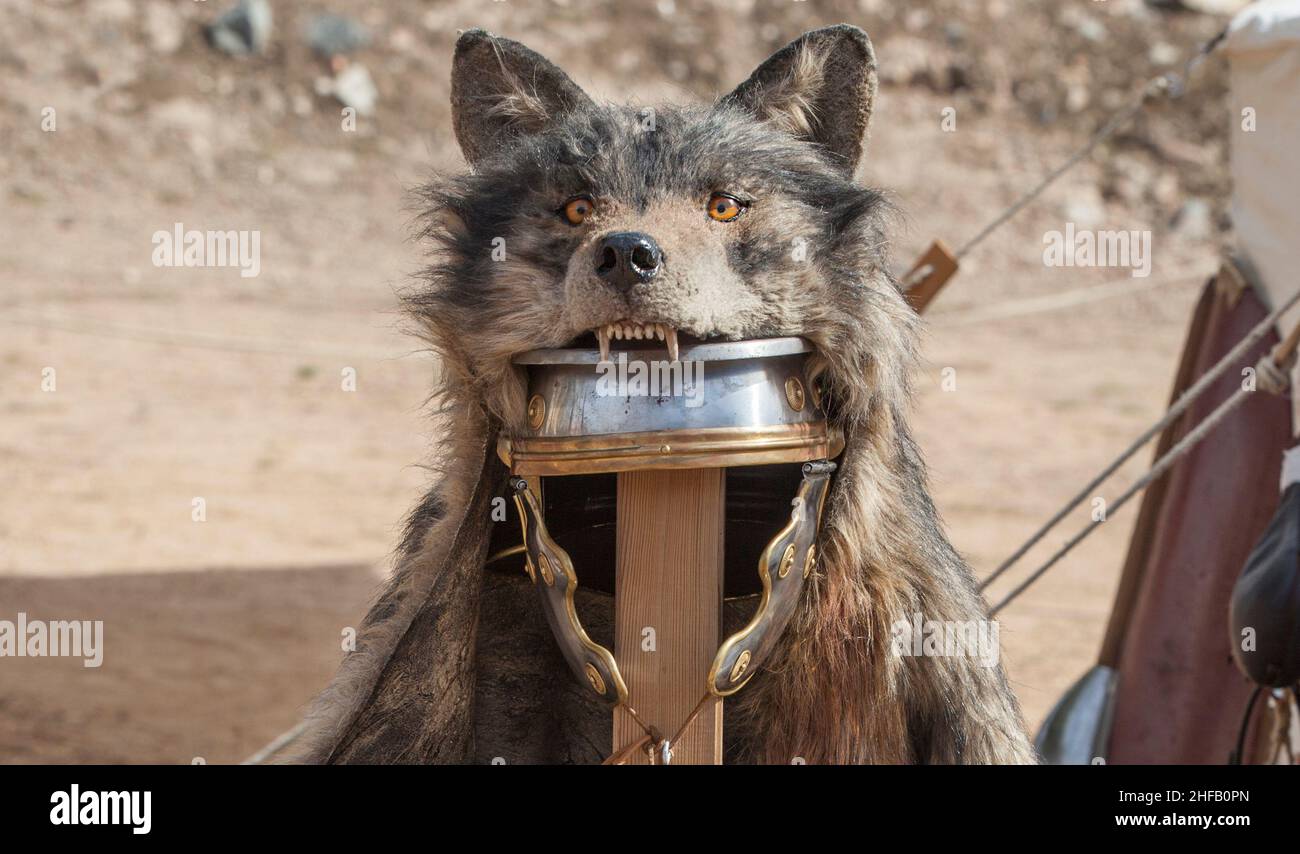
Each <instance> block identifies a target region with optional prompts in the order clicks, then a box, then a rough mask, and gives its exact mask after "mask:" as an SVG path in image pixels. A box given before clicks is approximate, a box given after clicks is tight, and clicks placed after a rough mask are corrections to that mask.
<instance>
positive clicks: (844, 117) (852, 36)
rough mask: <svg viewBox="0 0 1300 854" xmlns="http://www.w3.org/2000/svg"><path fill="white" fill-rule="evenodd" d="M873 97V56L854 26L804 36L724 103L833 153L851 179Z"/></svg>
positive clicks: (864, 143)
mask: <svg viewBox="0 0 1300 854" xmlns="http://www.w3.org/2000/svg"><path fill="white" fill-rule="evenodd" d="M875 99H876V54H875V51H873V50H872V49H871V39H869V38H867V34H866V33H864V32H863V31H862V30H860V29H858V28H857V27H854V26H851V25H849V24H839V25H837V26H834V27H825V28H824V29H820V30H813V31H812V32H808V33H804V34H803V35H802V36H800V37H799V38H797V39H795V40H794V41H792V42H790V44H788V45H786V46H785V47H783V48H781V49H780V50H778V51H777V52H776V53H774V54H772V55H771V56H770V57H768V59H767V61H766V62H764V63H763V64H762V65H760V66H759V67H758V69H757V70H755V71H754V73H753V74H751V75H750V76H749V79H748V80H746V81H745V82H744V83H741V84H740V85H739V86H737V87H736V90H735V91H734V92H732V93H731V94H730V95H728V96H727V97H725V98H724V99H723V103H730V104H735V105H736V106H739V107H741V108H743V109H745V110H747V111H748V112H749V113H750V114H752V115H753V116H755V117H756V118H759V119H762V120H763V121H767V122H771V123H773V124H775V125H777V126H778V127H780V128H781V129H783V130H785V131H788V132H789V133H791V134H794V135H795V136H797V137H799V138H800V139H807V140H809V141H811V142H815V143H817V144H818V145H820V146H822V147H823V148H825V149H826V150H827V151H829V152H831V153H832V154H834V155H837V159H839V160H840V161H841V163H842V165H843V168H844V170H845V171H846V172H848V173H849V174H850V175H851V174H853V171H854V170H855V169H856V168H857V165H858V161H859V160H860V159H861V157H862V149H863V147H864V146H865V145H866V136H867V123H868V122H870V121H871V105H872V103H873V102H874V101H875Z"/></svg>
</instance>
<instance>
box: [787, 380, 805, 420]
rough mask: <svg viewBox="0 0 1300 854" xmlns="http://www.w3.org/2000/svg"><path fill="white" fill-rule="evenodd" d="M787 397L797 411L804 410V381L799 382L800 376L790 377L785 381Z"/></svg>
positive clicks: (791, 406)
mask: <svg viewBox="0 0 1300 854" xmlns="http://www.w3.org/2000/svg"><path fill="white" fill-rule="evenodd" d="M785 399H786V402H787V403H789V404H790V408H791V409H793V410H794V411H795V412H802V411H803V383H801V382H799V378H798V377H790V378H789V379H787V380H786V381H785Z"/></svg>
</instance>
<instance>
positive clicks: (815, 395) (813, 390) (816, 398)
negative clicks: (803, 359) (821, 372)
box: [808, 380, 822, 409]
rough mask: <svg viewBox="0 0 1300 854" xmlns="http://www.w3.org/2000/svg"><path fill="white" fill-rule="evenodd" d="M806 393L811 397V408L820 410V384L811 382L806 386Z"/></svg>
mask: <svg viewBox="0 0 1300 854" xmlns="http://www.w3.org/2000/svg"><path fill="white" fill-rule="evenodd" d="M808 393H809V394H810V395H811V396H812V402H813V406H815V407H817V408H818V409H821V408H822V384H821V383H820V382H818V381H817V380H813V381H812V382H811V383H809V384H808Z"/></svg>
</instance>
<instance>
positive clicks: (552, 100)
mask: <svg viewBox="0 0 1300 854" xmlns="http://www.w3.org/2000/svg"><path fill="white" fill-rule="evenodd" d="M590 104H591V99H590V98H588V97H587V95H586V93H585V92H583V91H582V89H580V88H578V84H576V83H574V82H573V81H572V80H570V79H569V76H568V75H567V74H565V73H564V72H563V71H561V70H560V69H559V68H558V67H556V66H555V65H554V64H553V63H551V62H550V61H549V60H547V59H546V58H545V57H543V56H542V55H540V54H538V53H535V52H534V51H531V50H529V49H528V48H526V47H524V46H523V45H521V44H520V43H519V42H515V41H511V40H510V39H503V38H501V37H499V36H494V35H492V34H491V33H489V32H487V31H485V30H467V31H465V32H464V33H463V34H462V35H461V37H460V38H459V39H458V40H457V41H456V55H455V57H454V58H453V59H452V64H451V122H452V127H453V128H454V129H455V131H456V141H457V142H459V143H460V150H461V151H462V152H463V153H464V155H465V159H466V160H468V161H469V163H470V165H471V166H472V165H475V164H476V163H478V162H479V161H480V160H482V159H483V158H484V157H485V156H486V155H488V154H490V153H491V152H492V151H493V150H494V149H495V148H497V147H498V146H500V145H502V144H503V143H505V142H506V141H508V140H509V139H511V138H514V137H517V136H523V135H526V134H530V133H536V132H538V131H540V130H542V129H543V128H545V127H547V126H548V125H549V124H550V123H551V122H553V121H554V120H555V119H556V118H557V117H559V116H561V115H563V114H565V113H568V112H570V111H572V110H575V109H578V108H580V107H583V106H586V105H590Z"/></svg>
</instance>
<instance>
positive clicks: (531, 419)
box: [528, 394, 546, 430]
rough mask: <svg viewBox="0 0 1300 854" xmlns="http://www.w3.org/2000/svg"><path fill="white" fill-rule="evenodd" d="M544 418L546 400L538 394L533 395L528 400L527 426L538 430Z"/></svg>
mask: <svg viewBox="0 0 1300 854" xmlns="http://www.w3.org/2000/svg"><path fill="white" fill-rule="evenodd" d="M545 418H546V400H545V398H543V397H542V396H541V395H540V394H535V395H533V396H532V397H530V398H529V399H528V426H529V427H531V428H533V429H534V430H539V429H541V426H542V421H543V420H545Z"/></svg>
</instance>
